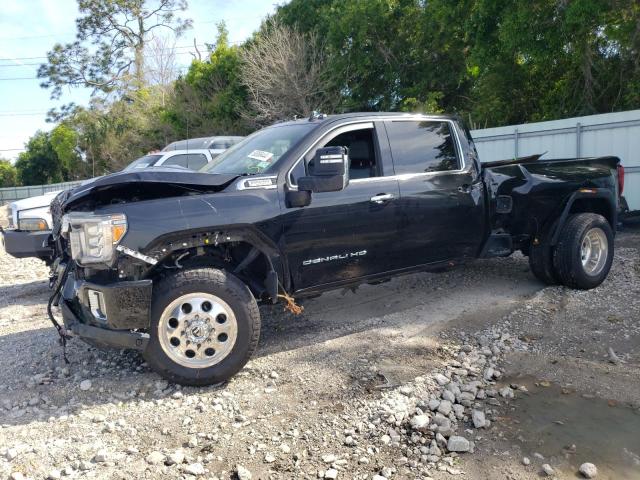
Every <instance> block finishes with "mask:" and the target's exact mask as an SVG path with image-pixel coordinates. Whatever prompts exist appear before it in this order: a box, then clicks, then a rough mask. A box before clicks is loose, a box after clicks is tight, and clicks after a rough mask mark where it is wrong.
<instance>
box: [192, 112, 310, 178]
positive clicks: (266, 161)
mask: <svg viewBox="0 0 640 480" xmlns="http://www.w3.org/2000/svg"><path fill="white" fill-rule="evenodd" d="M313 127H314V125H313V124H294V125H282V126H276V127H269V128H265V129H264V130H260V131H259V132H256V133H254V134H253V135H251V136H249V137H247V138H246V139H244V140H243V141H242V142H240V143H238V144H236V145H234V146H233V147H231V148H230V149H229V150H226V151H225V152H224V153H222V154H221V155H220V156H219V157H218V158H216V160H215V161H214V162H211V163H210V164H208V165H205V166H204V167H203V168H202V169H201V170H200V171H201V172H206V173H226V174H233V175H252V174H256V173H262V172H264V171H265V170H267V169H268V168H269V167H270V166H271V165H273V164H274V163H276V162H277V161H278V160H279V159H280V157H282V155H284V154H285V153H287V152H288V151H289V149H290V148H291V147H293V146H294V145H295V144H296V143H298V141H299V140H300V139H301V138H302V137H304V136H305V135H306V134H307V133H308V132H309V130H310V129H311V128H313Z"/></svg>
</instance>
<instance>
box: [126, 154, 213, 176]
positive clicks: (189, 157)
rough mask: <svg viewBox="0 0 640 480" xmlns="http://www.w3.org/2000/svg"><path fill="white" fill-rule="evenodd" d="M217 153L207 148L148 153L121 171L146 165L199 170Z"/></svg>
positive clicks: (146, 166)
mask: <svg viewBox="0 0 640 480" xmlns="http://www.w3.org/2000/svg"><path fill="white" fill-rule="evenodd" d="M216 156H217V155H215V154H212V153H211V152H210V151H209V150H205V149H198V150H171V151H167V152H157V153H150V154H149V155H145V156H144V157H140V158H138V159H137V160H134V161H133V162H131V163H130V164H129V165H127V166H126V167H125V168H124V169H123V171H124V172H127V171H130V170H137V169H139V168H148V167H160V166H162V167H167V166H174V167H184V168H188V169H189V170H200V169H201V168H202V167H204V166H205V165H206V164H207V163H209V162H211V161H212V160H213V159H214V158H215V157H216Z"/></svg>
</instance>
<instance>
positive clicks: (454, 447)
mask: <svg viewBox="0 0 640 480" xmlns="http://www.w3.org/2000/svg"><path fill="white" fill-rule="evenodd" d="M469 448H471V444H470V443H469V440H467V439H466V438H464V437H461V436H459V435H452V436H451V437H449V441H448V442H447V450H449V451H450V452H468V451H469Z"/></svg>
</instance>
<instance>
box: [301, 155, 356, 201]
mask: <svg viewBox="0 0 640 480" xmlns="http://www.w3.org/2000/svg"><path fill="white" fill-rule="evenodd" d="M347 185H349V155H348V154H347V149H346V148H345V147H323V148H319V149H318V150H316V154H315V156H314V158H313V160H312V161H311V162H309V176H307V177H300V178H298V190H299V191H302V190H305V191H309V192H313V193H322V192H338V191H340V190H344V189H345V188H346V187H347Z"/></svg>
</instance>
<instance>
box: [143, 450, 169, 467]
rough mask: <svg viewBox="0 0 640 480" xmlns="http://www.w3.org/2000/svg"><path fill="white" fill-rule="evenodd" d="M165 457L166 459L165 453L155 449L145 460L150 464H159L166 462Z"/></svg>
mask: <svg viewBox="0 0 640 480" xmlns="http://www.w3.org/2000/svg"><path fill="white" fill-rule="evenodd" d="M164 459H165V456H164V454H163V453H160V452H158V451H155V452H151V453H150V454H149V455H147V458H146V459H145V460H146V461H147V463H148V464H149V465H157V464H159V463H162V462H164Z"/></svg>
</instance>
